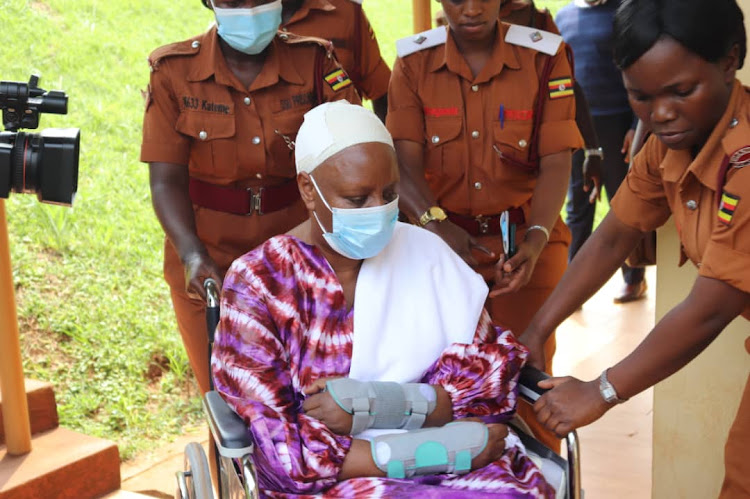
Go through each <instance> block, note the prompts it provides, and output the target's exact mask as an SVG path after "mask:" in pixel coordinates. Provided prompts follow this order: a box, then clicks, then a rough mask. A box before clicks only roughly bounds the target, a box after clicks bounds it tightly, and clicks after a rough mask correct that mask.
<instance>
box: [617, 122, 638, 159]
mask: <svg viewBox="0 0 750 499" xmlns="http://www.w3.org/2000/svg"><path fill="white" fill-rule="evenodd" d="M634 138H635V128H631V129H630V130H628V131H627V132H626V133H625V137H624V138H623V139H622V149H620V153H622V155H623V157H624V159H625V162H626V163H630V147H631V146H632V145H633V139H634Z"/></svg>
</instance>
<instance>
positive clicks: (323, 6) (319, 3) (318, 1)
mask: <svg viewBox="0 0 750 499" xmlns="http://www.w3.org/2000/svg"><path fill="white" fill-rule="evenodd" d="M311 10H322V11H324V12H329V11H331V10H336V6H335V5H333V4H332V3H331V2H329V1H328V0H307V1H305V2H303V3H302V6H301V7H300V8H299V10H298V11H297V12H295V13H294V15H293V16H292V17H291V18H290V19H289V20H288V21H287V22H286V24H285V25H284V26H289V25H290V24H293V23H296V22H297V21H301V20H303V19H304V18H306V17H307V16H308V15H309V14H310V11H311ZM292 31H294V30H292Z"/></svg>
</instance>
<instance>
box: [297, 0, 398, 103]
mask: <svg viewBox="0 0 750 499" xmlns="http://www.w3.org/2000/svg"><path fill="white" fill-rule="evenodd" d="M283 29H284V30H289V31H291V32H293V33H295V34H298V35H305V36H318V37H321V38H325V39H327V40H331V41H332V42H333V46H334V47H335V49H336V58H337V59H338V60H339V62H340V63H341V65H342V66H343V67H344V69H345V70H346V71H347V73H349V76H350V77H351V78H352V81H354V84H355V86H356V87H357V89H358V90H359V91H360V93H361V94H362V95H363V96H364V97H366V98H368V99H371V100H373V99H378V98H380V97H382V96H383V95H385V94H386V93H387V92H388V81H389V80H390V78H391V70H390V69H389V68H388V65H387V64H386V63H385V61H384V60H383V58H382V57H381V55H380V47H379V46H378V40H377V39H376V38H375V32H374V31H373V30H372V26H370V21H368V19H367V16H366V15H365V13H364V11H363V10H362V6H361V5H360V3H358V2H356V1H354V0H306V1H305V2H304V3H303V4H302V7H300V9H299V10H298V11H297V12H295V13H294V15H293V16H292V17H291V19H289V22H287V23H286V25H284V27H283Z"/></svg>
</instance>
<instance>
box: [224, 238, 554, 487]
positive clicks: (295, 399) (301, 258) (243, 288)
mask: <svg viewBox="0 0 750 499" xmlns="http://www.w3.org/2000/svg"><path fill="white" fill-rule="evenodd" d="M357 299H358V300H361V299H366V297H364V296H358V297H357ZM221 307H222V308H221V322H220V324H219V327H218V329H217V335H216V341H215V344H214V350H213V358H212V367H213V376H214V380H215V384H216V389H217V390H218V391H219V392H221V394H222V396H223V397H224V398H225V399H226V400H227V402H228V403H229V405H230V406H231V407H232V408H233V409H234V410H235V411H236V412H237V413H238V414H239V415H240V416H241V417H242V419H243V420H244V421H245V422H246V423H247V424H248V425H249V427H250V428H251V431H252V436H253V438H254V441H255V443H256V450H255V454H254V460H255V464H256V466H257V469H258V473H259V477H258V480H259V484H260V487H261V489H262V490H263V494H264V495H265V496H267V497H289V496H300V495H313V494H314V495H322V496H324V497H357V498H359V497H405V496H408V495H414V496H418V497H420V498H427V497H466V498H475V497H485V496H487V497H489V496H491V497H501V498H502V497H508V498H535V497H553V496H554V492H553V490H552V488H551V487H550V486H549V485H548V484H547V483H546V482H545V481H544V478H543V477H542V475H541V473H540V472H539V470H538V469H537V468H536V467H535V466H534V464H533V463H532V462H531V460H530V459H529V458H528V457H527V456H526V455H525V454H524V452H523V451H522V450H521V449H519V448H518V447H511V448H509V449H506V451H505V452H504V454H503V456H502V458H501V459H499V460H497V461H495V462H493V463H492V464H490V465H488V466H486V467H484V468H482V469H479V470H476V471H472V472H470V473H468V474H466V475H462V476H458V475H452V474H443V475H433V476H424V477H417V478H413V479H403V480H401V479H390V478H355V479H350V480H346V481H343V482H339V481H337V478H336V477H337V475H338V474H339V471H340V470H341V466H342V463H343V461H344V457H345V456H346V454H347V452H348V451H349V447H350V445H351V441H352V438H351V437H350V436H348V435H343V436H342V435H336V434H334V433H333V432H331V431H330V430H328V428H327V427H326V426H325V425H324V424H323V423H321V422H320V421H318V420H316V419H313V418H311V417H309V416H307V415H305V414H304V413H303V412H302V409H301V408H302V402H303V400H304V395H303V393H302V391H303V389H304V388H305V387H307V386H309V385H311V384H312V383H313V382H314V381H315V380H317V379H318V378H328V377H345V376H347V375H348V373H349V366H350V359H351V353H352V334H353V323H354V322H353V314H352V311H351V310H350V309H349V307H348V306H347V304H346V301H345V299H344V293H343V290H342V288H341V285H340V283H339V281H338V279H337V278H336V275H335V274H334V273H333V271H332V269H331V267H330V265H329V264H328V262H327V261H326V260H325V258H324V257H323V255H322V254H321V253H320V252H319V251H318V250H317V249H316V248H315V247H313V246H310V245H307V244H305V243H303V242H302V241H300V240H299V239H296V238H294V237H291V236H277V237H274V238H272V239H270V240H269V241H267V242H266V243H264V244H263V245H261V246H259V247H258V248H256V249H255V250H253V251H252V252H250V253H247V254H246V255H244V256H243V257H241V258H239V259H238V260H236V261H235V262H234V264H233V265H232V267H231V268H230V269H229V272H228V273H227V275H226V279H225V281H224V289H223V292H222V297H221ZM525 357H526V351H525V349H524V347H523V346H522V345H521V344H519V343H518V342H517V341H516V339H515V338H514V337H513V335H512V334H510V332H508V331H502V330H500V329H498V328H497V327H495V326H493V325H492V324H491V322H490V319H489V315H488V314H487V312H486V311H484V312H483V313H482V316H481V319H480V321H479V324H478V325H477V330H476V335H475V337H474V343H472V344H470V345H468V344H453V345H451V346H450V347H448V348H447V349H446V350H445V351H444V353H443V354H442V355H441V356H440V358H439V359H436V360H435V362H434V364H433V365H432V366H431V367H430V368H429V369H428V370H427V372H425V374H424V376H423V378H422V382H424V383H430V384H432V385H441V386H442V387H443V388H444V389H445V390H446V391H447V392H448V394H449V395H450V397H451V400H452V403H453V414H454V418H455V419H459V418H464V417H477V416H478V417H483V418H485V419H488V418H489V419H494V420H495V421H502V420H507V419H508V418H510V417H511V416H512V414H513V412H514V411H515V406H516V382H517V378H518V372H519V370H520V368H521V366H522V364H523V362H524V360H525ZM404 362H408V359H404Z"/></svg>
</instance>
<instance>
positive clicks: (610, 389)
mask: <svg viewBox="0 0 750 499" xmlns="http://www.w3.org/2000/svg"><path fill="white" fill-rule="evenodd" d="M607 371H609V369H605V370H604V371H602V374H601V376H599V393H601V394H602V398H603V399H604V401H605V402H607V403H608V404H622V403H623V402H625V401H626V400H628V399H621V398H620V397H618V396H617V390H615V387H614V386H612V383H610V382H609V380H608V379H607Z"/></svg>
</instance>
